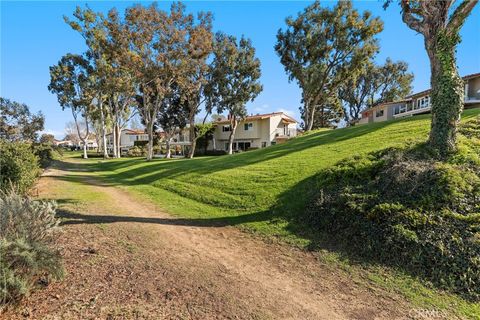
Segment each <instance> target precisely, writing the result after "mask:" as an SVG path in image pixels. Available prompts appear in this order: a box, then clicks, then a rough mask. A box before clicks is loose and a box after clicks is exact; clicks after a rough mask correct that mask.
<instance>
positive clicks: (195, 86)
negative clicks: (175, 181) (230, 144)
mask: <svg viewBox="0 0 480 320" xmlns="http://www.w3.org/2000/svg"><path fill="white" fill-rule="evenodd" d="M180 9H182V11H183V10H184V7H181V8H180ZM187 21H188V23H187V24H186V26H185V31H187V32H186V33H185V43H186V45H185V52H184V55H183V66H182V67H181V69H180V70H181V72H180V74H179V77H178V79H177V81H178V84H179V87H180V90H181V92H182V99H183V100H184V103H185V105H186V106H187V110H188V125H189V137H190V143H191V145H190V149H189V153H188V157H189V158H193V156H194V154H195V148H196V143H197V139H198V138H199V137H201V136H202V135H203V134H204V132H203V131H202V130H200V131H199V130H198V127H197V126H196V125H195V117H196V116H197V115H198V113H199V112H200V107H201V105H202V104H203V103H204V102H205V100H206V95H205V87H206V86H207V85H208V77H209V74H208V72H209V65H208V63H207V59H208V57H209V56H210V54H211V52H212V42H213V34H212V15H211V13H209V12H207V13H204V12H200V13H199V14H198V15H197V21H196V23H195V20H194V17H193V16H192V15H188V16H187ZM205 111H206V112H205V113H207V114H208V113H209V112H208V109H206V110H205Z"/></svg>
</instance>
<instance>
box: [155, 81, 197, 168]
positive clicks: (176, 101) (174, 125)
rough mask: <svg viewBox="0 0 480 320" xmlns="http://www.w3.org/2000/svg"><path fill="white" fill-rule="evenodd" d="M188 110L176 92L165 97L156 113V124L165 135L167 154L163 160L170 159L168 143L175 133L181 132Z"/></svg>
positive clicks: (185, 122) (184, 125)
mask: <svg viewBox="0 0 480 320" xmlns="http://www.w3.org/2000/svg"><path fill="white" fill-rule="evenodd" d="M188 114H189V109H188V106H187V105H186V103H185V101H183V99H182V97H181V94H180V92H179V91H178V90H176V91H174V92H173V93H171V94H170V95H169V96H168V97H166V98H165V99H164V100H163V102H162V105H161V107H160V109H159V111H158V113H157V123H158V125H159V126H160V127H161V128H162V129H163V132H164V134H165V143H166V148H167V153H166V155H165V158H167V159H169V158H171V147H170V143H171V140H172V138H173V136H174V135H175V133H181V131H182V130H183V129H184V128H185V127H186V125H187V119H188Z"/></svg>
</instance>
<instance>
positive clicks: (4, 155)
mask: <svg viewBox="0 0 480 320" xmlns="http://www.w3.org/2000/svg"><path fill="white" fill-rule="evenodd" d="M39 174H40V167H39V163H38V157H37V156H36V155H35V154H34V153H33V151H32V147H31V145H30V144H28V143H23V142H9V141H5V140H2V141H0V190H6V189H7V188H10V187H12V186H13V187H14V188H15V189H16V190H17V191H18V192H20V193H26V192H27V191H28V190H29V189H30V188H31V187H32V185H33V184H34V183H35V180H36V179H37V178H38V176H39Z"/></svg>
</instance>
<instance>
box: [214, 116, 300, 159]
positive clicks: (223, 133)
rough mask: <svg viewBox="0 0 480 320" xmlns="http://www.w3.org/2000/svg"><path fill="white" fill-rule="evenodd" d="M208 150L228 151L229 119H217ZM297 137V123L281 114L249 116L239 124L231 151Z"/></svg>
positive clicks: (268, 144) (262, 146)
mask: <svg viewBox="0 0 480 320" xmlns="http://www.w3.org/2000/svg"><path fill="white" fill-rule="evenodd" d="M214 125H215V126H216V128H215V132H214V135H213V141H212V143H211V144H210V146H209V148H210V149H217V150H222V149H225V150H228V139H229V137H230V132H231V127H230V120H229V119H225V118H223V119H218V120H217V121H215V122H214ZM296 135H297V121H296V120H295V119H293V118H292V117H290V116H288V115H286V114H285V113H283V112H274V113H267V114H256V115H251V116H248V117H246V118H245V119H243V120H242V121H240V122H239V124H238V127H237V129H236V131H235V136H234V138H235V139H234V141H233V150H235V151H238V150H243V151H245V150H248V149H252V148H255V149H256V148H265V147H268V146H271V145H274V144H277V143H283V142H285V141H287V140H288V139H290V138H293V137H295V136H296Z"/></svg>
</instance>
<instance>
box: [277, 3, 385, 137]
mask: <svg viewBox="0 0 480 320" xmlns="http://www.w3.org/2000/svg"><path fill="white" fill-rule="evenodd" d="M286 24H287V28H286V30H281V29H280V30H279V31H278V34H277V44H276V45H275V50H276V51H277V53H278V55H279V56H280V61H281V63H282V64H283V65H284V67H285V71H286V72H287V73H288V76H289V80H294V79H295V80H296V81H297V83H298V85H299V86H300V88H301V90H302V101H303V106H302V108H301V113H302V118H303V121H304V127H305V130H311V129H312V128H313V125H314V119H315V115H316V112H317V111H318V110H319V109H320V112H322V111H321V109H323V108H331V106H332V103H331V102H330V101H329V100H331V97H333V96H335V95H336V93H337V91H338V88H339V86H340V85H341V84H343V83H344V82H345V81H347V80H348V79H349V78H351V77H353V76H355V75H356V74H357V73H358V72H359V71H360V70H361V69H362V67H363V65H364V64H365V63H366V62H367V61H368V60H369V59H370V57H372V56H373V55H374V54H375V53H376V51H377V50H378V45H377V40H376V39H375V38H374V37H375V35H376V34H378V33H379V32H381V31H382V29H383V23H382V21H381V20H380V19H379V18H374V17H372V14H371V13H370V12H369V11H365V12H363V14H360V13H359V12H358V11H357V10H355V9H354V8H353V6H352V3H351V1H340V2H338V3H337V5H335V6H334V7H333V8H332V9H328V8H322V7H321V6H320V3H319V1H315V3H313V4H312V5H310V6H308V7H306V8H305V10H304V11H303V12H301V13H299V15H298V17H297V18H295V19H294V18H292V17H289V18H287V19H286ZM324 114H325V112H324ZM328 123H329V121H324V122H323V124H325V125H328Z"/></svg>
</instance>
